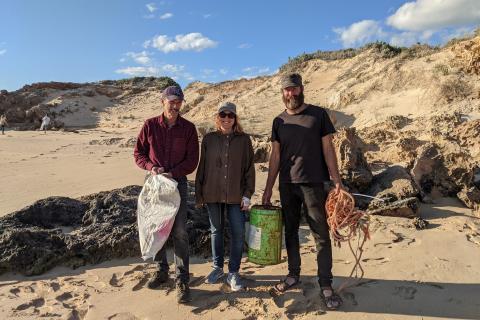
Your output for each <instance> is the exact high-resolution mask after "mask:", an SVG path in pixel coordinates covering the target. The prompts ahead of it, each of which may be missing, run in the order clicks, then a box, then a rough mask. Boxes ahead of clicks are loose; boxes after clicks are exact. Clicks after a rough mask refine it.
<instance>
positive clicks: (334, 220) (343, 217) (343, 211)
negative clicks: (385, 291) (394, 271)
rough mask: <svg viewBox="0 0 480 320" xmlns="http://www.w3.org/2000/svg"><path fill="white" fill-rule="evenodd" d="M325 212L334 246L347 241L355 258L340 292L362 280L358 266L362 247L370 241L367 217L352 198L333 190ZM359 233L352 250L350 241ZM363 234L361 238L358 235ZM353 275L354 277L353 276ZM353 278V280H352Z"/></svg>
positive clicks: (362, 273)
mask: <svg viewBox="0 0 480 320" xmlns="http://www.w3.org/2000/svg"><path fill="white" fill-rule="evenodd" d="M325 209H326V211H327V223H328V226H329V228H330V236H331V237H332V239H333V242H334V245H335V246H338V247H341V243H342V242H347V241H348V246H349V247H350V251H351V252H352V254H353V256H354V257H355V265H354V266H353V269H352V271H351V272H350V275H349V279H347V280H345V282H344V283H342V285H341V286H340V288H339V289H338V290H337V291H341V290H343V289H345V288H347V287H349V286H351V285H353V284H354V283H355V282H360V280H361V279H362V278H363V275H364V273H365V272H364V271H363V268H362V266H361V265H360V261H361V258H362V254H363V245H364V244H365V241H367V239H370V233H369V231H368V226H369V216H368V215H367V214H366V213H365V212H364V211H361V210H358V209H357V208H355V200H354V199H353V196H352V195H351V194H350V193H348V192H346V191H344V190H340V191H339V192H338V193H337V192H335V190H332V191H330V193H329V194H328V197H327V201H326V203H325ZM357 233H359V235H358V238H357V248H356V250H354V249H353V247H352V243H351V239H352V238H353V237H355V236H356V235H357ZM360 233H363V237H362V236H361V235H360ZM354 274H355V275H354ZM353 276H354V279H353V278H352V277H353Z"/></svg>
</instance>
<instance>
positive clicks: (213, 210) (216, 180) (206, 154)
mask: <svg viewBox="0 0 480 320" xmlns="http://www.w3.org/2000/svg"><path fill="white" fill-rule="evenodd" d="M236 109H237V108H236V106H235V105H234V104H233V103H231V102H226V103H222V104H221V105H220V107H219V109H218V113H217V115H216V126H217V130H216V131H214V132H211V133H208V134H207V135H205V137H204V138H203V140H202V147H201V154H200V164H199V166H198V169H197V176H196V179H195V180H196V182H195V195H196V202H197V204H198V205H204V204H205V205H206V206H207V209H208V214H209V217H210V230H211V239H212V256H213V270H212V272H211V273H210V274H209V275H208V277H207V279H206V280H205V282H206V283H215V282H217V281H218V280H220V279H221V278H222V277H223V276H224V273H223V263H224V244H223V242H224V241H223V240H224V239H223V232H224V229H225V213H226V215H227V217H228V221H229V224H230V231H231V234H230V260H229V263H228V276H227V282H228V284H229V285H230V287H231V288H232V291H239V290H241V289H243V288H244V285H243V283H242V280H241V278H240V276H239V273H238V271H239V269H240V261H241V259H242V251H243V241H244V233H245V214H244V212H243V211H245V210H247V209H248V207H249V206H250V198H251V196H252V194H253V192H254V191H255V167H254V165H253V148H252V142H251V140H250V137H249V136H248V135H247V134H246V133H244V132H243V130H242V127H241V125H240V122H239V119H238V116H237V110H236Z"/></svg>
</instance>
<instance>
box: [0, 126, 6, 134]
mask: <svg viewBox="0 0 480 320" xmlns="http://www.w3.org/2000/svg"><path fill="white" fill-rule="evenodd" d="M0 127H1V128H2V134H5V126H0Z"/></svg>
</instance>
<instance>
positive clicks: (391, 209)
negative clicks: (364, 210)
mask: <svg viewBox="0 0 480 320" xmlns="http://www.w3.org/2000/svg"><path fill="white" fill-rule="evenodd" d="M418 207H419V201H418V198H415V197H411V198H406V199H402V200H397V201H394V202H381V201H378V202H373V201H372V203H370V206H369V208H368V213H369V214H373V215H380V216H389V217H404V218H414V217H417V216H418Z"/></svg>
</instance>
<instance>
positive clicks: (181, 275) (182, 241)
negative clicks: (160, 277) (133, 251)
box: [154, 179, 190, 283]
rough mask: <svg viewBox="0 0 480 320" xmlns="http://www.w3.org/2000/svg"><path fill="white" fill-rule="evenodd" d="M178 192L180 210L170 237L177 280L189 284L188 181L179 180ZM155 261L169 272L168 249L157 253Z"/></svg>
mask: <svg viewBox="0 0 480 320" xmlns="http://www.w3.org/2000/svg"><path fill="white" fill-rule="evenodd" d="M177 182H178V186H177V188H178V191H179V193H180V198H181V201H180V208H179V209H178V212H177V215H176V216H175V222H174V223H173V227H172V231H171V232H170V237H173V252H174V258H173V259H174V261H175V275H176V280H177V281H180V282H183V283H188V282H189V281H190V274H189V263H190V261H189V252H188V233H187V181H186V179H178V180H177ZM154 261H156V262H157V263H158V268H159V270H161V271H166V272H168V261H167V249H166V246H165V245H164V246H163V248H162V249H161V250H160V251H159V252H158V253H157V255H156V256H155V259H154Z"/></svg>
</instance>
